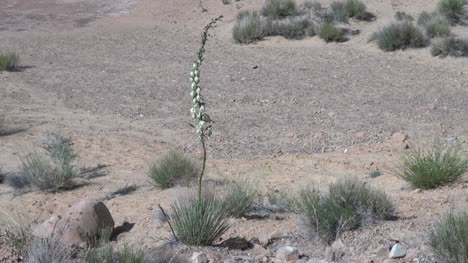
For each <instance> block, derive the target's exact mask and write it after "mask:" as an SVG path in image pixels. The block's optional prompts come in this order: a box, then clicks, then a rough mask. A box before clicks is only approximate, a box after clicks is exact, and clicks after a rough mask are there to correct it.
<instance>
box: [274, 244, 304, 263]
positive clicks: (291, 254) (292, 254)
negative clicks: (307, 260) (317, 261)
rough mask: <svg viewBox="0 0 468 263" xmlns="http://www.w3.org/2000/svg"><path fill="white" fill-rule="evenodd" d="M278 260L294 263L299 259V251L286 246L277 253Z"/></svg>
mask: <svg viewBox="0 0 468 263" xmlns="http://www.w3.org/2000/svg"><path fill="white" fill-rule="evenodd" d="M276 259H279V260H282V261H294V260H298V259H299V250H297V248H295V247H291V246H285V247H280V248H278V250H277V251H276Z"/></svg>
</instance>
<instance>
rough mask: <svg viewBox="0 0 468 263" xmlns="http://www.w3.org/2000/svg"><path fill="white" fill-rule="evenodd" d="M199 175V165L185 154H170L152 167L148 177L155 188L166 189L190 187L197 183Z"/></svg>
mask: <svg viewBox="0 0 468 263" xmlns="http://www.w3.org/2000/svg"><path fill="white" fill-rule="evenodd" d="M198 173H199V168H198V165H197V164H196V163H195V162H194V161H193V160H192V159H191V158H189V157H187V156H186V155H184V154H183V153H179V152H169V153H167V154H165V155H163V156H162V157H161V158H159V159H158V160H156V161H155V162H154V163H153V164H152V165H151V167H150V169H149V172H148V176H149V177H150V178H151V179H152V180H153V183H154V185H155V186H157V187H158V188H160V189H166V188H170V187H173V186H175V185H188V184H189V183H191V182H193V181H195V179H196V178H197V175H198Z"/></svg>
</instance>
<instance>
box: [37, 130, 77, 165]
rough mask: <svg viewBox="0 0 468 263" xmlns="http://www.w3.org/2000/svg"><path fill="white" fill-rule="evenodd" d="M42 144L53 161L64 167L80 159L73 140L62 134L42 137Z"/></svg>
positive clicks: (49, 134)
mask: <svg viewBox="0 0 468 263" xmlns="http://www.w3.org/2000/svg"><path fill="white" fill-rule="evenodd" d="M40 143H41V145H42V148H44V149H45V150H46V151H47V152H48V155H49V156H50V157H51V158H52V159H53V160H56V161H57V162H59V163H61V164H63V165H68V164H71V163H72V162H73V161H74V160H75V159H76V158H77V157H78V155H77V154H76V153H75V151H74V150H73V148H72V145H73V143H72V141H71V139H70V138H67V137H65V136H63V134H61V133H54V132H53V133H47V134H45V135H43V136H41V138H40Z"/></svg>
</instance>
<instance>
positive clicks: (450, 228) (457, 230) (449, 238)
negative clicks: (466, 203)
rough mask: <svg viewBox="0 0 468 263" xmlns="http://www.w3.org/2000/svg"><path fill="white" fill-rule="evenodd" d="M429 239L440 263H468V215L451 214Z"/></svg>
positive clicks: (440, 223)
mask: <svg viewBox="0 0 468 263" xmlns="http://www.w3.org/2000/svg"><path fill="white" fill-rule="evenodd" d="M429 239H430V247H431V249H432V251H433V252H434V254H435V255H436V257H437V258H438V259H439V260H440V262H446V263H460V262H468V213H466V212H463V213H460V214H458V215H457V214H454V213H449V214H448V215H447V216H445V218H444V219H443V220H442V221H440V222H439V223H438V224H437V225H436V227H435V229H434V230H433V231H431V233H430V235H429Z"/></svg>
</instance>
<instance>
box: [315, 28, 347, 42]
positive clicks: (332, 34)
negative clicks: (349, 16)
mask: <svg viewBox="0 0 468 263" xmlns="http://www.w3.org/2000/svg"><path fill="white" fill-rule="evenodd" d="M319 36H320V38H321V39H323V40H325V42H332V41H336V42H340V41H343V40H344V33H343V31H342V30H341V29H339V28H337V27H335V26H334V25H333V24H330V23H324V24H322V25H320V34H319Z"/></svg>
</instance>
